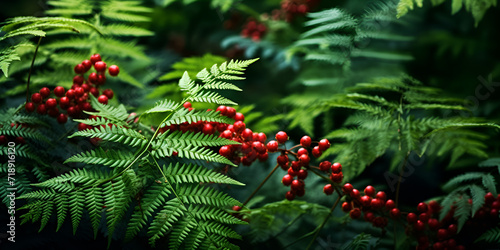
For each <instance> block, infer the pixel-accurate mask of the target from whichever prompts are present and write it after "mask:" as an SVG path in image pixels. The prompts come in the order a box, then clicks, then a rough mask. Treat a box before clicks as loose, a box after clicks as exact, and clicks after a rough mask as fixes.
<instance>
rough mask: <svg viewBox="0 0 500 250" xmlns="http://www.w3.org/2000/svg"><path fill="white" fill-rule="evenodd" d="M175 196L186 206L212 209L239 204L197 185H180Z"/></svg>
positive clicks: (224, 195)
mask: <svg viewBox="0 0 500 250" xmlns="http://www.w3.org/2000/svg"><path fill="white" fill-rule="evenodd" d="M176 191H177V195H179V197H180V198H181V200H182V202H183V203H186V204H199V205H204V206H213V207H216V208H218V207H229V205H238V204H240V202H238V201H237V200H235V199H233V198H231V197H229V196H228V195H226V194H224V193H221V192H219V191H217V190H215V189H211V188H206V187H202V186H200V185H199V184H192V185H182V186H178V187H177V188H176Z"/></svg>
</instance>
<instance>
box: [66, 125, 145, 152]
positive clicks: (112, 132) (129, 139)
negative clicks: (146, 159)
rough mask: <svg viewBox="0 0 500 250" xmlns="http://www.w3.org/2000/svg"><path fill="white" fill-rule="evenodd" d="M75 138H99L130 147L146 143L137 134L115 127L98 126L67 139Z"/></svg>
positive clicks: (76, 133)
mask: <svg viewBox="0 0 500 250" xmlns="http://www.w3.org/2000/svg"><path fill="white" fill-rule="evenodd" d="M77 136H82V137H88V138H96V137H97V138H100V139H102V140H104V141H110V142H115V143H120V144H123V145H128V146H131V147H136V146H141V147H142V146H144V145H145V144H146V143H147V141H146V138H145V137H144V136H143V135H142V134H140V133H139V132H137V131H135V130H132V129H128V128H124V127H117V126H113V125H111V126H99V127H96V128H93V129H87V130H83V131H77V132H75V133H73V134H72V135H70V136H69V137H68V138H73V137H77Z"/></svg>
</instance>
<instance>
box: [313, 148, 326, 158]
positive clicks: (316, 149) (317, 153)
mask: <svg viewBox="0 0 500 250" xmlns="http://www.w3.org/2000/svg"><path fill="white" fill-rule="evenodd" d="M322 153H323V152H321V150H319V147H318V146H314V148H313V149H312V155H313V156H314V157H316V158H319V157H320V156H321V154H322Z"/></svg>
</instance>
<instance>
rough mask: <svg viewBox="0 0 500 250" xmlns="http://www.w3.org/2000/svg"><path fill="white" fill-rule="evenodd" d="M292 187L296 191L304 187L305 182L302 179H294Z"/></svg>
mask: <svg viewBox="0 0 500 250" xmlns="http://www.w3.org/2000/svg"><path fill="white" fill-rule="evenodd" d="M291 188H292V190H294V191H297V190H300V189H304V182H303V181H302V180H293V181H292V184H291Z"/></svg>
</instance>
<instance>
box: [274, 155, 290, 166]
mask: <svg viewBox="0 0 500 250" xmlns="http://www.w3.org/2000/svg"><path fill="white" fill-rule="evenodd" d="M276 160H277V162H278V164H279V165H280V166H285V165H288V155H280V156H278V158H277V159H276Z"/></svg>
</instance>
